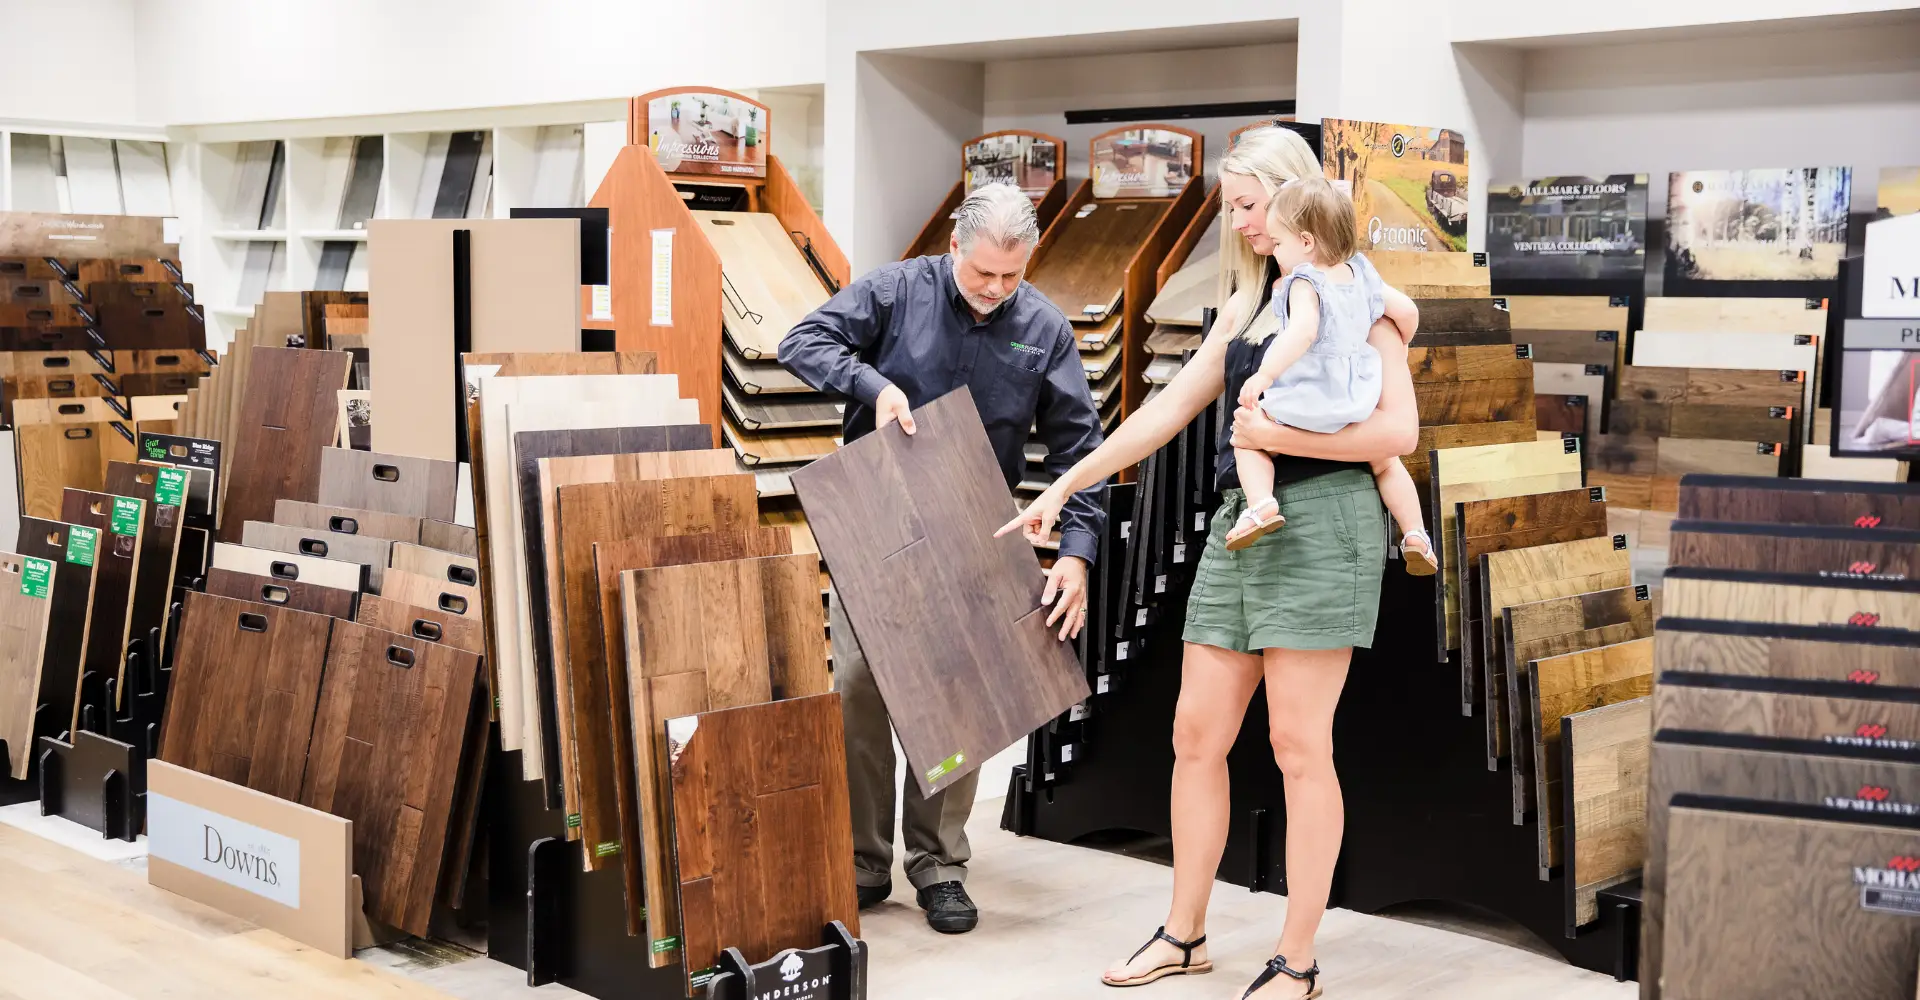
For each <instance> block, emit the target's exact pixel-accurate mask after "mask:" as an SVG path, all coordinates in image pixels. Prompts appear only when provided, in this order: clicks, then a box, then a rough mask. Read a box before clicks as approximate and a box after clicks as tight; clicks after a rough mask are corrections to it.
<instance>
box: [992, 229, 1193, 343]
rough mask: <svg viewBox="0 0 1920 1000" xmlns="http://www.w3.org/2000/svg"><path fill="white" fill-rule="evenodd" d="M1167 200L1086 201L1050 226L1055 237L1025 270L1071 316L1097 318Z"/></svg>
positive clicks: (1113, 299)
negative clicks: (1030, 268)
mask: <svg viewBox="0 0 1920 1000" xmlns="http://www.w3.org/2000/svg"><path fill="white" fill-rule="evenodd" d="M1172 203H1173V202H1172V200H1171V199H1164V198H1163V199H1144V200H1138V201H1133V200H1118V199H1116V200H1112V201H1088V202H1086V203H1084V204H1082V205H1081V206H1080V207H1079V208H1078V209H1076V210H1075V211H1074V213H1073V214H1072V215H1071V216H1068V217H1067V218H1064V219H1059V220H1056V221H1055V222H1054V224H1053V225H1052V226H1051V227H1049V229H1050V232H1051V233H1052V234H1053V240H1052V242H1051V243H1050V244H1049V245H1048V247H1047V249H1046V251H1045V253H1044V256H1042V257H1041V259H1040V263H1039V264H1038V265H1036V266H1035V267H1034V268H1033V270H1032V272H1031V273H1029V274H1028V275H1027V280H1028V281H1029V282H1031V283H1032V284H1033V287H1035V288H1037V289H1039V290H1040V293H1041V294H1043V295H1045V296H1046V297H1047V299H1048V301H1051V302H1053V303H1054V304H1055V305H1057V306H1059V307H1060V311H1061V312H1063V313H1065V314H1066V315H1067V318H1068V319H1071V320H1076V321H1078V320H1087V321H1091V322H1096V323H1097V322H1099V321H1101V320H1104V319H1106V318H1107V316H1108V314H1110V313H1112V312H1113V311H1114V310H1115V308H1116V307H1118V305H1119V303H1120V292H1121V287H1122V286H1123V285H1124V284H1125V283H1126V277H1127V264H1128V263H1129V262H1130V261H1132V260H1133V255H1134V254H1135V253H1137V252H1139V250H1140V246H1141V244H1143V243H1145V242H1146V241H1147V238H1148V237H1149V236H1151V235H1152V233H1153V228H1154V226H1156V225H1158V224H1159V222H1160V218H1161V217H1162V216H1164V215H1166V214H1167V207H1168V206H1169V205H1171V204H1172Z"/></svg>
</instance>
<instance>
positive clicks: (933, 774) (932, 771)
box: [927, 753, 967, 785]
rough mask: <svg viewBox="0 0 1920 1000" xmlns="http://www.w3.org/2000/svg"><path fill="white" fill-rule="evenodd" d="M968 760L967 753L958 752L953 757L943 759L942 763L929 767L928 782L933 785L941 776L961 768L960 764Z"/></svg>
mask: <svg viewBox="0 0 1920 1000" xmlns="http://www.w3.org/2000/svg"><path fill="white" fill-rule="evenodd" d="M966 762H967V755H966V754H964V753H957V754H954V755H953V756H951V757H948V758H947V759H946V760H943V761H941V762H940V763H938V764H935V765H933V766H932V767H930V768H928V769H927V784H929V785H931V784H933V783H934V782H936V781H939V780H940V779H941V778H944V777H946V776H947V774H949V773H950V772H953V771H957V770H959V769H960V765H962V764H965V763H966Z"/></svg>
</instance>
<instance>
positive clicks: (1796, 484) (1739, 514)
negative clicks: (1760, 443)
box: [1680, 438, 1920, 530]
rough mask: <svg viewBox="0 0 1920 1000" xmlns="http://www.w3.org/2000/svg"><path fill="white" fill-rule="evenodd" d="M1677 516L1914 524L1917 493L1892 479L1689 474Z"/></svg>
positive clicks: (1919, 512) (1918, 525)
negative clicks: (1876, 481)
mask: <svg viewBox="0 0 1920 1000" xmlns="http://www.w3.org/2000/svg"><path fill="white" fill-rule="evenodd" d="M1821 440H1825V439H1824V438H1821ZM1680 516H1681V517H1685V518H1690V519H1694V520H1700V521H1745V522H1758V523H1762V524H1827V525H1836V526H1845V525H1852V526H1854V527H1860V528H1881V527H1884V528H1906V529H1908V530H1917V529H1920V496H1916V495H1915V494H1913V492H1912V491H1910V490H1908V489H1907V488H1906V487H1905V486H1904V485H1901V484H1892V483H1888V484H1868V483H1857V482H1844V481H1834V480H1814V479H1774V478H1766V477H1734V476H1688V477H1687V478H1686V479H1685V480H1683V481H1682V482H1681V484H1680Z"/></svg>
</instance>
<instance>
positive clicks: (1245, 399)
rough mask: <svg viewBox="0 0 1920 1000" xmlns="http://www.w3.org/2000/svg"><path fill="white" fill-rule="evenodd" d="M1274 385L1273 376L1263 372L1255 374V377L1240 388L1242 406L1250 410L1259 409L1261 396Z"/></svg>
mask: <svg viewBox="0 0 1920 1000" xmlns="http://www.w3.org/2000/svg"><path fill="white" fill-rule="evenodd" d="M1272 385H1273V376H1272V375H1269V374H1267V373H1266V372H1262V371H1257V372H1254V373H1253V377H1251V378H1249V379H1247V382H1246V384H1245V385H1243V386H1241V387H1240V405H1241V406H1245V407H1249V408H1255V407H1258V406H1259V405H1260V396H1261V394H1262V393H1265V392H1266V391H1267V389H1269V388H1270V387H1272Z"/></svg>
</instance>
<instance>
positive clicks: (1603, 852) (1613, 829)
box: [1560, 697, 1653, 927]
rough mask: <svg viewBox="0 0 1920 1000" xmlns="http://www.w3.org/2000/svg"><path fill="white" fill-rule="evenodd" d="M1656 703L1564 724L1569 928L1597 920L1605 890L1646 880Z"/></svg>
mask: <svg viewBox="0 0 1920 1000" xmlns="http://www.w3.org/2000/svg"><path fill="white" fill-rule="evenodd" d="M1649 701H1650V699H1647V698H1644V697H1641V698H1633V699H1629V700H1627V701H1621V702H1615V703H1613V704H1610V705H1603V706H1600V707H1598V708H1590V709H1587V710H1585V711H1582V712H1574V713H1570V714H1568V715H1567V716H1566V717H1565V718H1563V719H1562V720H1561V724H1560V738H1561V740H1562V741H1563V742H1564V746H1565V749H1564V751H1563V753H1562V755H1561V756H1562V760H1561V771H1562V776H1563V777H1562V780H1563V781H1564V782H1565V783H1566V794H1565V803H1564V807H1565V808H1564V812H1565V817H1566V825H1567V829H1568V830H1569V835H1568V836H1564V837H1563V838H1562V839H1563V841H1566V842H1568V843H1566V844H1565V846H1564V847H1563V849H1564V850H1565V851H1566V855H1567V859H1568V866H1567V872H1566V874H1565V875H1564V876H1563V877H1562V882H1563V883H1564V884H1565V886H1566V888H1567V926H1569V927H1585V926H1587V925H1588V924H1591V923H1593V922H1594V921H1595V920H1598V919H1599V918H1600V898H1599V897H1600V891H1601V890H1603V889H1606V888H1608V887H1610V886H1615V885H1619V884H1620V883H1622V882H1625V881H1627V880H1628V879H1630V878H1632V877H1634V876H1635V875H1637V874H1639V872H1640V867H1641V865H1642V863H1643V862H1644V860H1645V858H1646V844H1647V745H1648V744H1649V743H1650V742H1652V739H1653V728H1652V724H1651V718H1652V712H1651V709H1652V706H1651V705H1650V703H1649Z"/></svg>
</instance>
